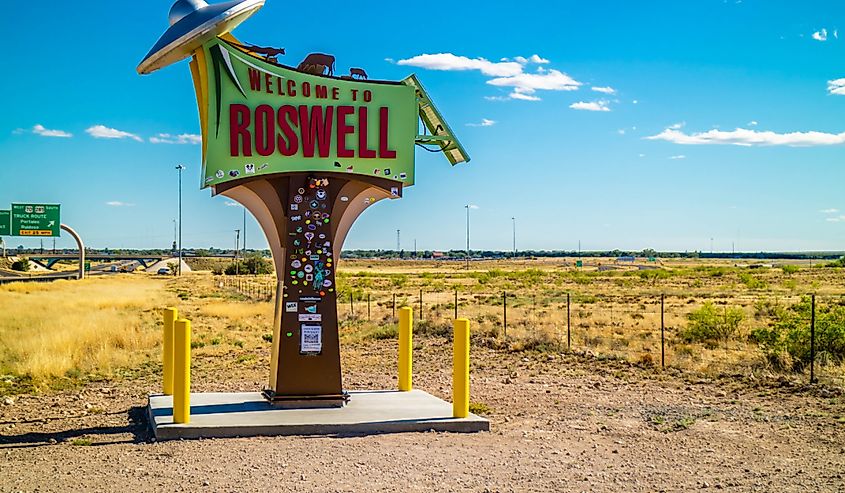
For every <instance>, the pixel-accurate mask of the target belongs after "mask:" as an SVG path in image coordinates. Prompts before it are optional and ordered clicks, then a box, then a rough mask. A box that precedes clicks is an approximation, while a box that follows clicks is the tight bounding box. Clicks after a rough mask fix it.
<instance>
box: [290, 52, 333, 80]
mask: <svg viewBox="0 0 845 493" xmlns="http://www.w3.org/2000/svg"><path fill="white" fill-rule="evenodd" d="M296 69H297V70H301V71H303V72H308V73H311V74H316V75H323V73H324V72H325V70H326V69H328V70H329V73H328V75H334V56H333V55H326V54H324V53H311V54H310V55H308V56H307V57H305V60H302V63H300V64H299V65H298V66H297V67H296Z"/></svg>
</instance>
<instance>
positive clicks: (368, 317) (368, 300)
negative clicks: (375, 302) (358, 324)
mask: <svg viewBox="0 0 845 493" xmlns="http://www.w3.org/2000/svg"><path fill="white" fill-rule="evenodd" d="M369 321H370V293H367V322H369Z"/></svg>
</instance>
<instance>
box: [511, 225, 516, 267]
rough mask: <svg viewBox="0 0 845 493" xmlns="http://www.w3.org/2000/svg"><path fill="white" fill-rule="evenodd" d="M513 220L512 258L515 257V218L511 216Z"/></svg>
mask: <svg viewBox="0 0 845 493" xmlns="http://www.w3.org/2000/svg"><path fill="white" fill-rule="evenodd" d="M511 221H512V222H513V258H516V218H515V217H512V218H511Z"/></svg>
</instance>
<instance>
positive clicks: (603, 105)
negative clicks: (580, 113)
mask: <svg viewBox="0 0 845 493" xmlns="http://www.w3.org/2000/svg"><path fill="white" fill-rule="evenodd" d="M569 107H570V108H572V109H573V110H584V111H610V108H608V106H607V101H590V102H586V101H578V102H577V103H572V104H570V105H569Z"/></svg>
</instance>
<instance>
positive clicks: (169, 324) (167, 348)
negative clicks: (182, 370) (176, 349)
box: [161, 308, 179, 395]
mask: <svg viewBox="0 0 845 493" xmlns="http://www.w3.org/2000/svg"><path fill="white" fill-rule="evenodd" d="M178 314H179V311H178V310H176V309H175V308H165V309H164V342H163V343H162V348H161V356H162V360H163V368H162V385H161V387H162V392H164V395H173V323H174V322H175V321H176V319H177V318H179V317H178Z"/></svg>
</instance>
